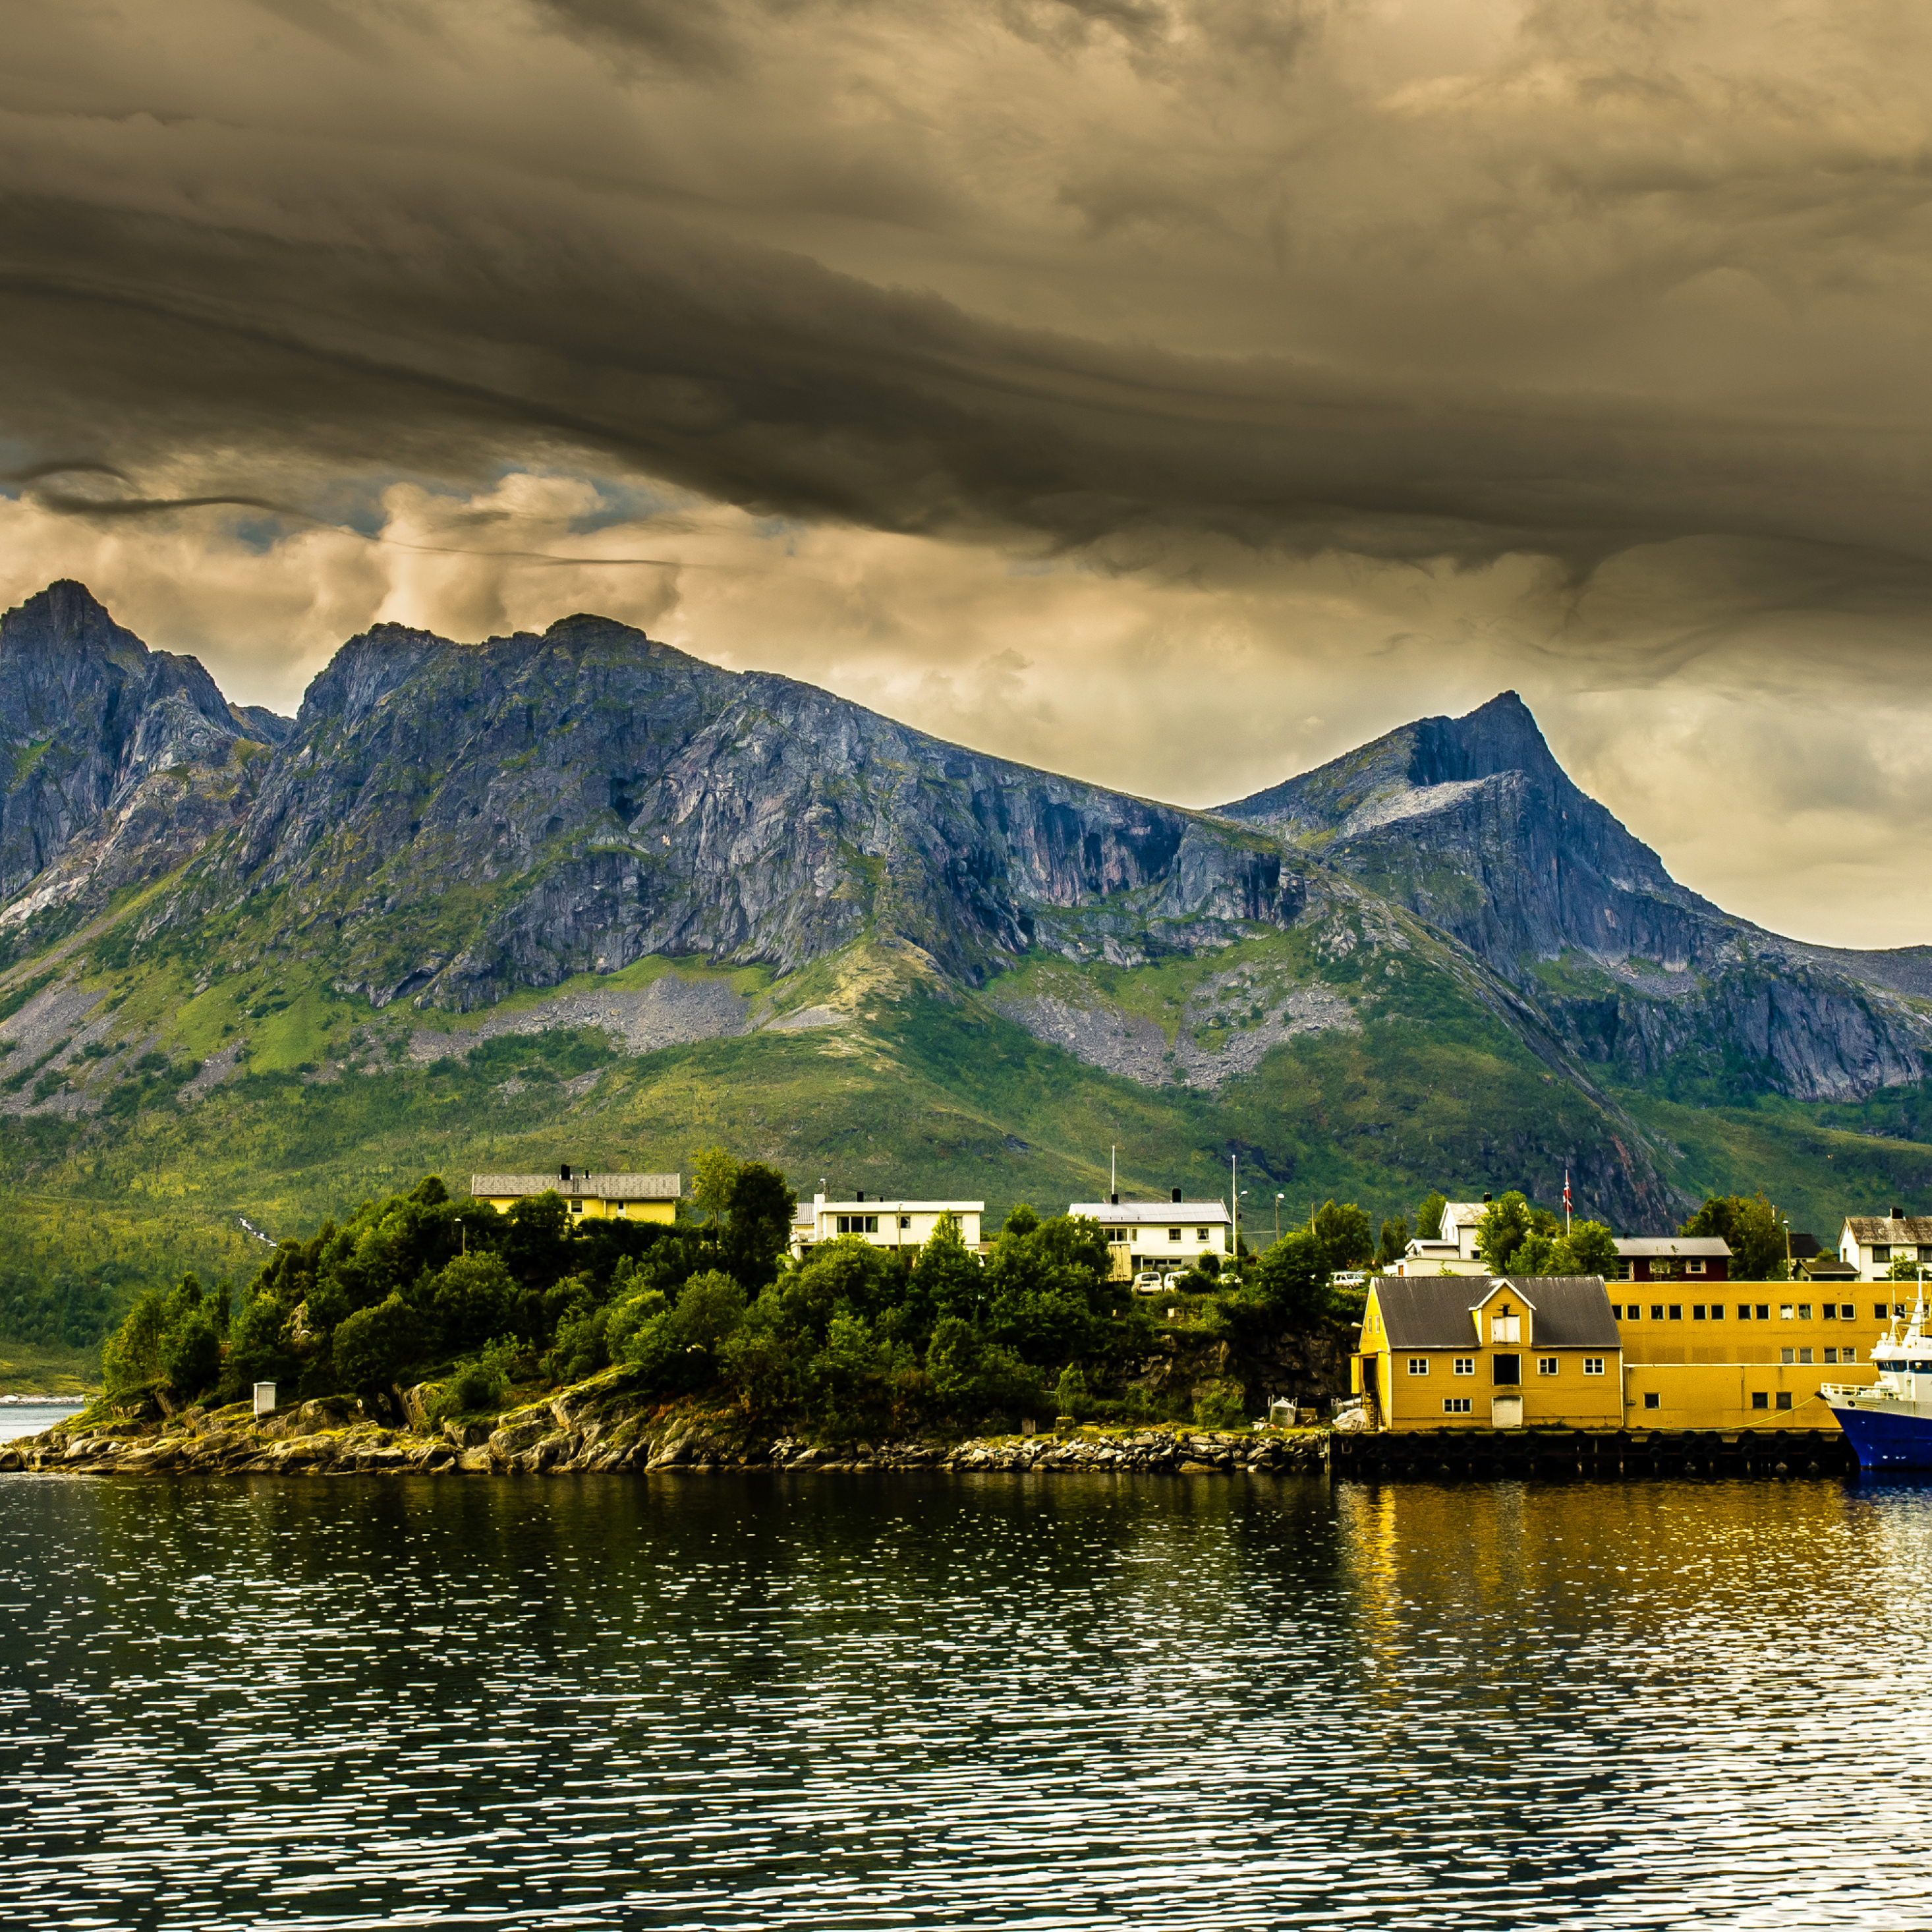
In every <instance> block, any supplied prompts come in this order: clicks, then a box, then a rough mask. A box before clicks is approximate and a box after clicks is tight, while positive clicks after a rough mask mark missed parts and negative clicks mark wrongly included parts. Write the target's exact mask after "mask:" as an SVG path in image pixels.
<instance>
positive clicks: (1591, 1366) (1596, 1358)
mask: <svg viewBox="0 0 1932 1932" xmlns="http://www.w3.org/2000/svg"><path fill="white" fill-rule="evenodd" d="M1583 1373H1584V1374H1586V1376H1600V1375H1601V1374H1602V1373H1604V1358H1603V1357H1602V1356H1601V1355H1586V1356H1585V1357H1584V1358H1583Z"/></svg>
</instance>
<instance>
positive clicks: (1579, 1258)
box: [1550, 1221, 1619, 1281]
mask: <svg viewBox="0 0 1932 1932" xmlns="http://www.w3.org/2000/svg"><path fill="white" fill-rule="evenodd" d="M1618 1259H1619V1257H1618V1255H1617V1238H1616V1236H1615V1235H1613V1234H1612V1233H1611V1232H1610V1229H1607V1227H1605V1226H1604V1224H1603V1223H1602V1222H1601V1221H1573V1222H1572V1223H1571V1224H1570V1232H1569V1233H1568V1234H1567V1235H1563V1236H1562V1238H1559V1241H1557V1244H1556V1252H1555V1253H1554V1254H1553V1256H1552V1257H1551V1260H1550V1270H1551V1272H1552V1273H1553V1274H1600V1275H1602V1276H1603V1277H1604V1278H1605V1279H1606V1280H1610V1281H1614V1280H1616V1274H1617V1265H1618Z"/></svg>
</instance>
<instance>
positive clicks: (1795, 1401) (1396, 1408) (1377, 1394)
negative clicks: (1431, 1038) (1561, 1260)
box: [471, 1166, 1932, 1435]
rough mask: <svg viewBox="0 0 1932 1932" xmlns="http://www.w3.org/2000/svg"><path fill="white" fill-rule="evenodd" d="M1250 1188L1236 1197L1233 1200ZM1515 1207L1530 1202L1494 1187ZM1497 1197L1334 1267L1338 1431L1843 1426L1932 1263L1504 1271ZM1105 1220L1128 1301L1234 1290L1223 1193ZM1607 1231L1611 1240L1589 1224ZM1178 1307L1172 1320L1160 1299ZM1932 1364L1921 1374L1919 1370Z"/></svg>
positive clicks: (1095, 1216)
mask: <svg viewBox="0 0 1932 1932" xmlns="http://www.w3.org/2000/svg"><path fill="white" fill-rule="evenodd" d="M471 1187H472V1196H474V1197H475V1198H477V1199H487V1200H488V1201H489V1202H490V1203H491V1205H493V1207H496V1208H499V1210H507V1209H508V1208H510V1207H511V1206H512V1205H514V1202H516V1201H517V1200H518V1199H524V1198H527V1197H528V1196H529V1195H531V1194H533V1193H537V1192H538V1191H540V1190H550V1189H555V1190H558V1191H559V1193H560V1194H561V1195H562V1196H564V1197H565V1199H566V1200H567V1202H568V1208H569V1212H570V1214H571V1217H572V1219H573V1220H574V1221H578V1222H580V1221H581V1220H583V1218H585V1217H589V1218H591V1219H593V1220H594V1219H595V1218H597V1217H610V1216H616V1217H623V1218H626V1219H634V1218H649V1219H651V1220H661V1221H663V1222H665V1223H668V1222H670V1221H671V1220H673V1218H674V1217H675V1215H676V1209H677V1205H678V1201H679V1193H680V1187H681V1184H680V1179H679V1177H678V1176H676V1175H627V1174H610V1175H592V1174H589V1173H587V1172H583V1171H577V1172H575V1173H574V1174H573V1172H572V1170H571V1169H570V1168H569V1167H568V1166H564V1167H562V1169H560V1171H559V1176H557V1177H556V1178H553V1177H551V1176H549V1175H475V1176H473V1177H472V1182H471ZM1234 1199H1235V1203H1236V1205H1238V1203H1239V1201H1240V1199H1241V1196H1240V1193H1239V1190H1236V1191H1235V1195H1234ZM1505 1199H1512V1200H1516V1201H1520V1200H1521V1199H1522V1197H1521V1196H1509V1197H1505ZM1495 1205H1496V1203H1495V1202H1494V1201H1493V1198H1492V1197H1491V1196H1489V1195H1487V1194H1486V1195H1484V1196H1482V1198H1481V1199H1480V1200H1476V1201H1445V1202H1443V1203H1442V1210H1441V1214H1440V1217H1439V1220H1437V1221H1436V1223H1435V1224H1434V1225H1433V1226H1431V1227H1430V1228H1428V1229H1426V1230H1422V1229H1418V1232H1417V1234H1416V1235H1415V1237H1414V1238H1412V1239H1409V1240H1408V1241H1406V1242H1405V1243H1404V1244H1403V1246H1402V1248H1401V1251H1400V1253H1399V1254H1396V1255H1394V1256H1390V1257H1388V1258H1387V1259H1385V1262H1383V1264H1382V1265H1379V1267H1377V1268H1376V1269H1375V1270H1374V1271H1368V1270H1349V1271H1338V1272H1337V1274H1335V1275H1334V1277H1332V1280H1333V1282H1334V1284H1335V1286H1337V1287H1339V1288H1340V1289H1343V1290H1349V1289H1355V1290H1359V1291H1360V1292H1361V1295H1362V1297H1363V1300H1362V1304H1361V1320H1360V1325H1359V1330H1358V1334H1357V1337H1356V1338H1355V1343H1354V1346H1353V1348H1352V1351H1351V1353H1350V1358H1349V1362H1350V1373H1349V1381H1350V1392H1349V1397H1348V1398H1347V1399H1346V1400H1343V1401H1341V1402H1340V1403H1338V1404H1337V1408H1336V1412H1335V1415H1334V1422H1335V1426H1336V1427H1337V1428H1338V1429H1339V1430H1343V1431H1348V1432H1360V1431H1367V1432H1371V1433H1416V1432H1423V1431H1431V1432H1441V1431H1448V1432H1451V1433H1458V1434H1463V1435H1468V1434H1472V1433H1473V1434H1481V1433H1487V1432H1493V1431H1500V1430H1507V1431H1516V1430H1589V1431H1603V1430H1618V1431H1621V1430H1656V1431H1661V1432H1666V1433H1679V1432H1702V1431H1715V1432H1720V1433H1736V1432H1738V1431H1740V1430H1751V1429H1763V1428H1775V1429H1777V1430H1780V1431H1785V1430H1797V1431H1817V1432H1821V1433H1829V1434H1835V1433H1838V1432H1839V1430H1840V1427H1841V1425H1840V1423H1839V1421H1838V1418H1837V1417H1836V1415H1835V1414H1834V1412H1833V1410H1832V1407H1831V1406H1830V1404H1829V1401H1828V1400H1826V1393H1827V1391H1834V1390H1849V1389H1853V1388H1860V1387H1864V1386H1867V1385H1870V1383H1871V1382H1872V1381H1873V1376H1874V1373H1875V1370H1874V1368H1873V1351H1874V1349H1876V1347H1877V1346H1878V1345H1879V1343H1880V1342H1881V1341H1882V1340H1884V1339H1885V1337H1888V1336H1895V1335H1897V1334H1899V1333H1900V1332H1901V1331H1902V1329H1903V1325H1905V1324H1906V1323H1907V1322H1909V1321H1910V1319H1912V1314H1913V1310H1914V1306H1915V1301H1916V1298H1917V1296H1918V1292H1919V1291H1918V1289H1917V1288H1916V1287H1915V1286H1914V1285H1913V1284H1914V1283H1915V1280H1917V1278H1918V1275H1919V1274H1921V1272H1922V1270H1923V1268H1926V1267H1932V1216H1915V1215H1908V1214H1906V1213H1905V1212H1904V1211H1903V1209H1901V1208H1897V1207H1893V1208H1891V1209H1890V1211H1888V1213H1887V1214H1884V1215H1848V1216H1846V1217H1844V1218H1843V1221H1842V1223H1841V1226H1840V1229H1839V1231H1838V1240H1837V1242H1836V1244H1835V1246H1834V1247H1829V1248H1828V1247H1824V1246H1823V1244H1821V1243H1820V1242H1819V1241H1817V1239H1816V1238H1814V1237H1813V1236H1811V1235H1808V1234H1807V1233H1805V1232H1802V1231H1800V1230H1795V1229H1791V1228H1790V1227H1789V1226H1788V1225H1785V1226H1781V1237H1782V1240H1783V1243H1784V1250H1785V1257H1784V1264H1783V1268H1782V1274H1781V1278H1779V1279H1776V1280H1769V1279H1766V1280H1757V1279H1752V1280H1745V1279H1742V1278H1740V1277H1736V1276H1734V1275H1733V1272H1732V1270H1733V1261H1734V1257H1733V1253H1732V1249H1731V1245H1730V1242H1728V1241H1727V1240H1725V1239H1724V1237H1723V1236H1721V1235H1661V1236H1660V1235H1638V1236H1619V1235H1610V1236H1608V1238H1607V1241H1605V1242H1604V1247H1606V1249H1607V1250H1611V1249H1613V1250H1614V1254H1615V1260H1614V1262H1611V1261H1610V1259H1609V1255H1608V1253H1606V1254H1605V1256H1604V1272H1603V1273H1601V1274H1594V1273H1593V1274H1533V1273H1514V1274H1510V1273H1502V1274H1499V1273H1497V1272H1496V1271H1493V1269H1492V1268H1491V1267H1490V1264H1489V1262H1487V1260H1486V1259H1484V1256H1483V1255H1482V1253H1481V1238H1482V1231H1483V1229H1484V1222H1485V1217H1487V1216H1488V1215H1490V1214H1491V1212H1492V1211H1493V1208H1495ZM1064 1212H1065V1213H1066V1214H1067V1215H1068V1216H1069V1217H1079V1218H1081V1219H1084V1220H1091V1221H1093V1222H1094V1223H1097V1224H1098V1225H1099V1226H1100V1229H1101V1230H1102V1232H1103V1235H1104V1236H1105V1238H1106V1246H1107V1253H1108V1257H1109V1263H1110V1274H1111V1278H1112V1280H1114V1281H1115V1283H1121V1284H1126V1285H1129V1286H1131V1288H1132V1289H1133V1292H1135V1293H1136V1294H1137V1295H1148V1296H1152V1297H1155V1298H1161V1297H1167V1298H1171V1299H1173V1298H1184V1297H1185V1295H1187V1292H1188V1291H1189V1289H1190V1287H1191V1288H1196V1289H1199V1288H1203V1287H1206V1286H1210V1285H1211V1284H1214V1283H1217V1282H1219V1281H1220V1280H1222V1279H1223V1275H1224V1272H1225V1273H1226V1275H1227V1277H1228V1278H1229V1279H1230V1280H1232V1278H1233V1275H1234V1274H1235V1271H1237V1270H1238V1268H1239V1266H1240V1265H1241V1264H1242V1262H1244V1260H1245V1259H1248V1258H1249V1250H1248V1247H1247V1241H1246V1240H1245V1238H1244V1236H1243V1235H1242V1233H1241V1230H1240V1229H1239V1227H1238V1225H1237V1223H1235V1219H1234V1217H1233V1216H1232V1214H1231V1212H1230V1207H1229V1202H1226V1201H1223V1200H1221V1199H1183V1190H1181V1189H1180V1188H1178V1187H1176V1188H1174V1189H1172V1190H1170V1193H1169V1196H1168V1197H1167V1198H1166V1199H1156V1200H1153V1201H1124V1200H1122V1199H1121V1196H1120V1195H1119V1194H1118V1193H1110V1194H1109V1197H1108V1198H1107V1199H1106V1200H1104V1201H1076V1202H1069V1203H1068V1204H1067V1207H1066V1208H1065V1210H1064ZM985 1216H986V1203H985V1202H983V1201H969V1200H941V1199H900V1198H896V1197H890V1198H889V1197H886V1196H880V1195H878V1194H873V1195H871V1196H868V1194H867V1193H865V1191H864V1190H857V1191H856V1192H854V1193H852V1194H851V1195H850V1196H849V1197H841V1196H828V1195H827V1194H826V1193H824V1192H823V1189H822V1187H821V1190H820V1192H818V1193H816V1194H814V1196H812V1198H811V1200H810V1201H809V1202H803V1201H801V1202H799V1206H798V1208H797V1210H796V1213H795V1214H794V1217H793V1222H792V1225H791V1229H790V1241H789V1244H788V1248H789V1253H790V1258H791V1259H792V1260H793V1261H794V1262H802V1261H803V1260H804V1259H805V1258H806V1257H808V1256H809V1255H810V1254H811V1253H812V1252H813V1250H814V1249H816V1248H818V1247H822V1246H823V1245H824V1244H826V1243H828V1242H830V1241H838V1240H844V1239H850V1238H858V1239H860V1240H862V1241H865V1242H866V1243H868V1244H869V1245H871V1246H873V1247H880V1248H886V1249H892V1250H902V1251H904V1252H905V1253H907V1255H908V1256H910V1254H911V1253H914V1252H916V1251H917V1250H919V1249H920V1248H922V1247H923V1246H924V1245H925V1244H926V1242H927V1241H929V1240H930V1239H931V1238H932V1236H933V1235H934V1233H935V1231H936V1230H938V1229H939V1228H940V1227H941V1225H942V1224H945V1223H950V1225H951V1226H952V1227H953V1229H955V1230H956V1232H957V1233H958V1235H959V1238H960V1239H961V1241H962V1242H963V1243H964V1244H965V1246H966V1247H967V1248H968V1250H971V1251H972V1252H974V1253H977V1254H979V1255H980V1256H982V1257H983V1256H985V1255H986V1253H988V1252H989V1250H990V1249H991V1247H992V1242H991V1241H990V1240H989V1239H988V1238H986V1234H985V1230H984V1227H983V1223H984V1220H985ZM1598 1232H1599V1233H1600V1235H1601V1233H1603V1232H1604V1231H1601V1230H1600V1231H1598ZM1169 1312H1170V1313H1172V1312H1173V1311H1172V1310H1170V1311H1169ZM1927 1373H1932V1369H1928V1370H1927Z"/></svg>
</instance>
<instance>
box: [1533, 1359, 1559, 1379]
mask: <svg viewBox="0 0 1932 1932" xmlns="http://www.w3.org/2000/svg"><path fill="white" fill-rule="evenodd" d="M1536 1373H1538V1375H1540V1376H1553V1375H1554V1374H1556V1357H1555V1356H1554V1355H1539V1356H1538V1357H1537V1358H1536Z"/></svg>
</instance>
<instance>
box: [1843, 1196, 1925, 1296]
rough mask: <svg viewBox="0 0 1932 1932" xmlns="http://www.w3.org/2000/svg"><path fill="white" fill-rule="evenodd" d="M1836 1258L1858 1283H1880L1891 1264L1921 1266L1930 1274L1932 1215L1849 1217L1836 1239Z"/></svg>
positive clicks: (1894, 1212) (1898, 1213) (1901, 1213)
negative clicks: (1855, 1277)
mask: <svg viewBox="0 0 1932 1932" xmlns="http://www.w3.org/2000/svg"><path fill="white" fill-rule="evenodd" d="M1838 1254H1839V1257H1840V1259H1841V1260H1843V1262H1845V1263H1846V1265H1847V1266H1848V1267H1851V1268H1856V1269H1857V1270H1858V1279H1859V1280H1861V1281H1883V1280H1885V1279H1886V1278H1887V1277H1888V1276H1889V1275H1890V1274H1891V1266H1892V1264H1893V1262H1924V1264H1925V1265H1926V1268H1927V1271H1928V1272H1929V1273H1932V1214H1906V1211H1904V1209H1903V1208H1894V1209H1893V1210H1892V1211H1891V1213H1890V1214H1888V1215H1878V1214H1848V1215H1847V1216H1846V1217H1845V1225H1844V1226H1843V1229H1841V1231H1840V1233H1839V1235H1838Z"/></svg>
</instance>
